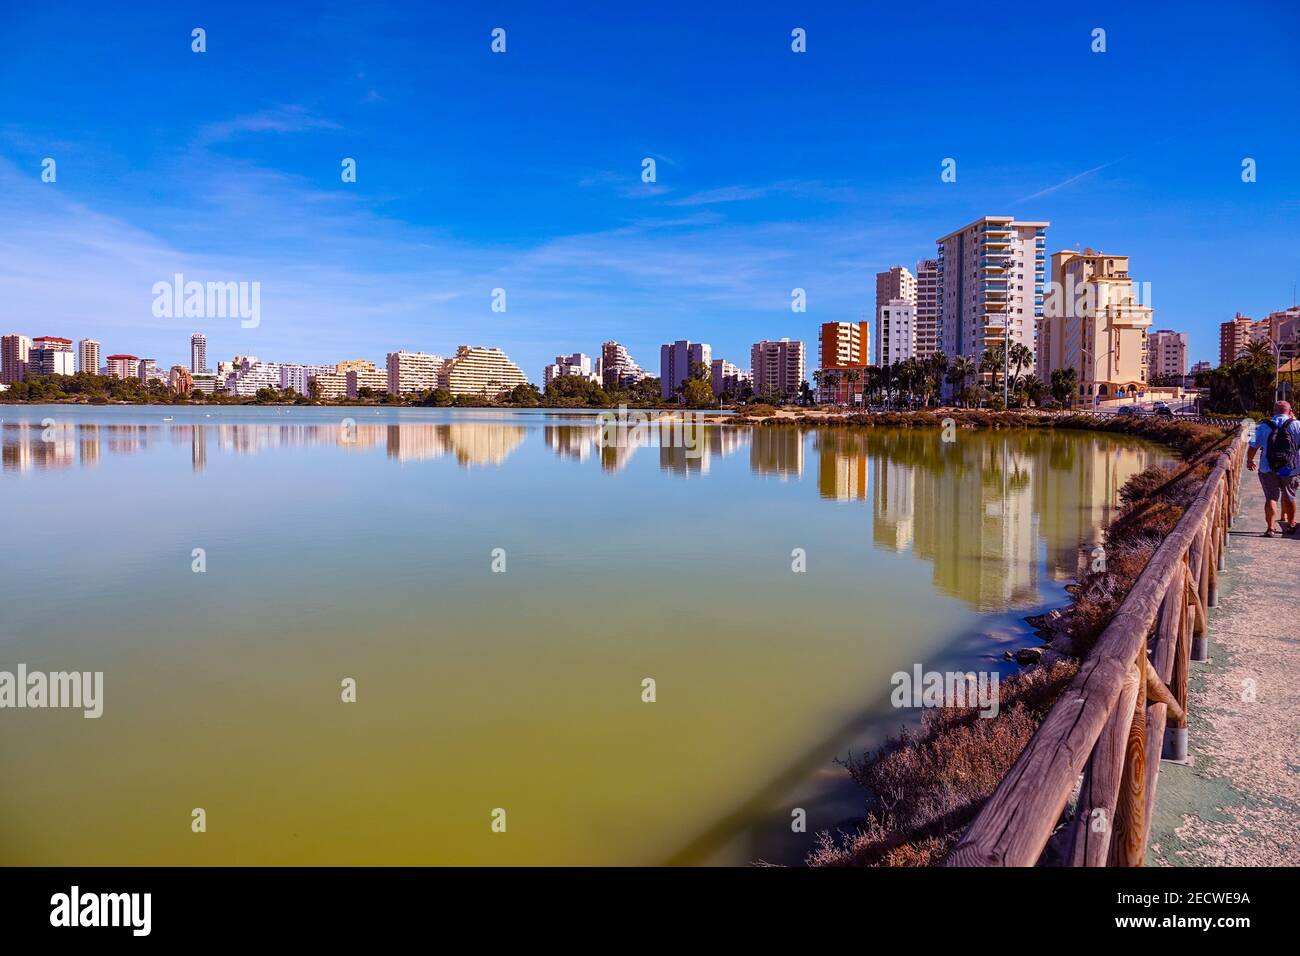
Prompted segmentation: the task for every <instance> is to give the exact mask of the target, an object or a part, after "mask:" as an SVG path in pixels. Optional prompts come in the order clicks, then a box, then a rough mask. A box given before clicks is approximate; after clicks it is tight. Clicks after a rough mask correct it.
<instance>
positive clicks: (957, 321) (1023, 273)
mask: <svg viewBox="0 0 1300 956" xmlns="http://www.w3.org/2000/svg"><path fill="white" fill-rule="evenodd" d="M1049 225H1051V224H1050V223H1048V222H1020V221H1018V220H1016V219H1014V218H1012V217H1011V216H985V217H983V218H982V219H976V220H975V221H974V222H972V223H969V224H968V225H965V226H963V227H962V228H960V229H958V230H956V231H955V232H950V233H948V235H946V236H944V237H942V238H941V239H939V240H938V246H939V255H938V260H939V286H940V299H939V324H940V327H941V333H940V347H941V348H942V350H943V352H944V353H945V354H946V355H947V356H948V358H949V359H950V360H951V359H955V358H956V357H957V356H959V355H964V356H965V357H966V358H969V359H974V360H976V361H978V360H979V359H980V358H981V357H982V356H983V355H984V352H985V350H987V349H989V348H991V347H993V346H994V345H1000V344H1001V343H1002V342H1003V341H1004V339H1009V340H1010V342H1011V344H1016V343H1019V344H1021V345H1025V346H1028V347H1029V348H1030V349H1033V348H1034V344H1035V334H1036V324H1037V320H1038V319H1041V318H1042V316H1043V288H1044V285H1045V273H1046V270H1047V251H1046V245H1047V227H1048V226H1049ZM1026 371H1028V369H1026Z"/></svg>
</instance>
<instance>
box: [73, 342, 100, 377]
mask: <svg viewBox="0 0 1300 956" xmlns="http://www.w3.org/2000/svg"><path fill="white" fill-rule="evenodd" d="M77 371H78V372H89V373H90V374H91V375H98V374H99V343H98V342H96V341H95V340H94V339H82V340H81V341H79V342H78V343H77Z"/></svg>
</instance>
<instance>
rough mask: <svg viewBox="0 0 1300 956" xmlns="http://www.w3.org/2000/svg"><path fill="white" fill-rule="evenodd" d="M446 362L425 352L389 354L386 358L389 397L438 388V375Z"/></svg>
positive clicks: (440, 357) (439, 356)
mask: <svg viewBox="0 0 1300 956" xmlns="http://www.w3.org/2000/svg"><path fill="white" fill-rule="evenodd" d="M446 361H447V360H446V359H445V358H443V357H442V356H441V355H430V354H428V353H426V352H389V353H388V358H387V362H386V364H387V370H388V382H387V385H386V387H387V389H388V392H389V394H390V395H402V394H405V393H407V392H423V391H425V390H429V391H432V390H433V389H435V388H437V387H438V373H439V372H440V371H441V370H442V366H443V363H444V362H446Z"/></svg>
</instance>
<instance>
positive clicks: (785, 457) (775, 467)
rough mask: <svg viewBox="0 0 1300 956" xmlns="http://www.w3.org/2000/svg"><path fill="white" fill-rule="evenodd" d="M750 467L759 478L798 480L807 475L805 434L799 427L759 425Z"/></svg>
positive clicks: (751, 443)
mask: <svg viewBox="0 0 1300 956" xmlns="http://www.w3.org/2000/svg"><path fill="white" fill-rule="evenodd" d="M753 433H754V434H753V437H752V438H751V439H750V444H749V467H750V469H751V470H752V471H753V472H754V474H756V475H776V476H777V477H779V478H789V477H791V476H793V477H795V478H798V477H799V476H800V475H802V474H803V438H804V436H803V432H802V431H801V430H800V429H798V428H781V427H766V426H762V425H755V426H754V427H753Z"/></svg>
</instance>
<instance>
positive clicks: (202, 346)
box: [190, 332, 208, 372]
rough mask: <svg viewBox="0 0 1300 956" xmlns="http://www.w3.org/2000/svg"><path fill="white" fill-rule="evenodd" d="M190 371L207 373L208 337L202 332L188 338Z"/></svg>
mask: <svg viewBox="0 0 1300 956" xmlns="http://www.w3.org/2000/svg"><path fill="white" fill-rule="evenodd" d="M190 371H191V372H206V371H208V337H207V336H206V335H204V334H203V333H202V332H195V333H194V334H193V335H191V336H190Z"/></svg>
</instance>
